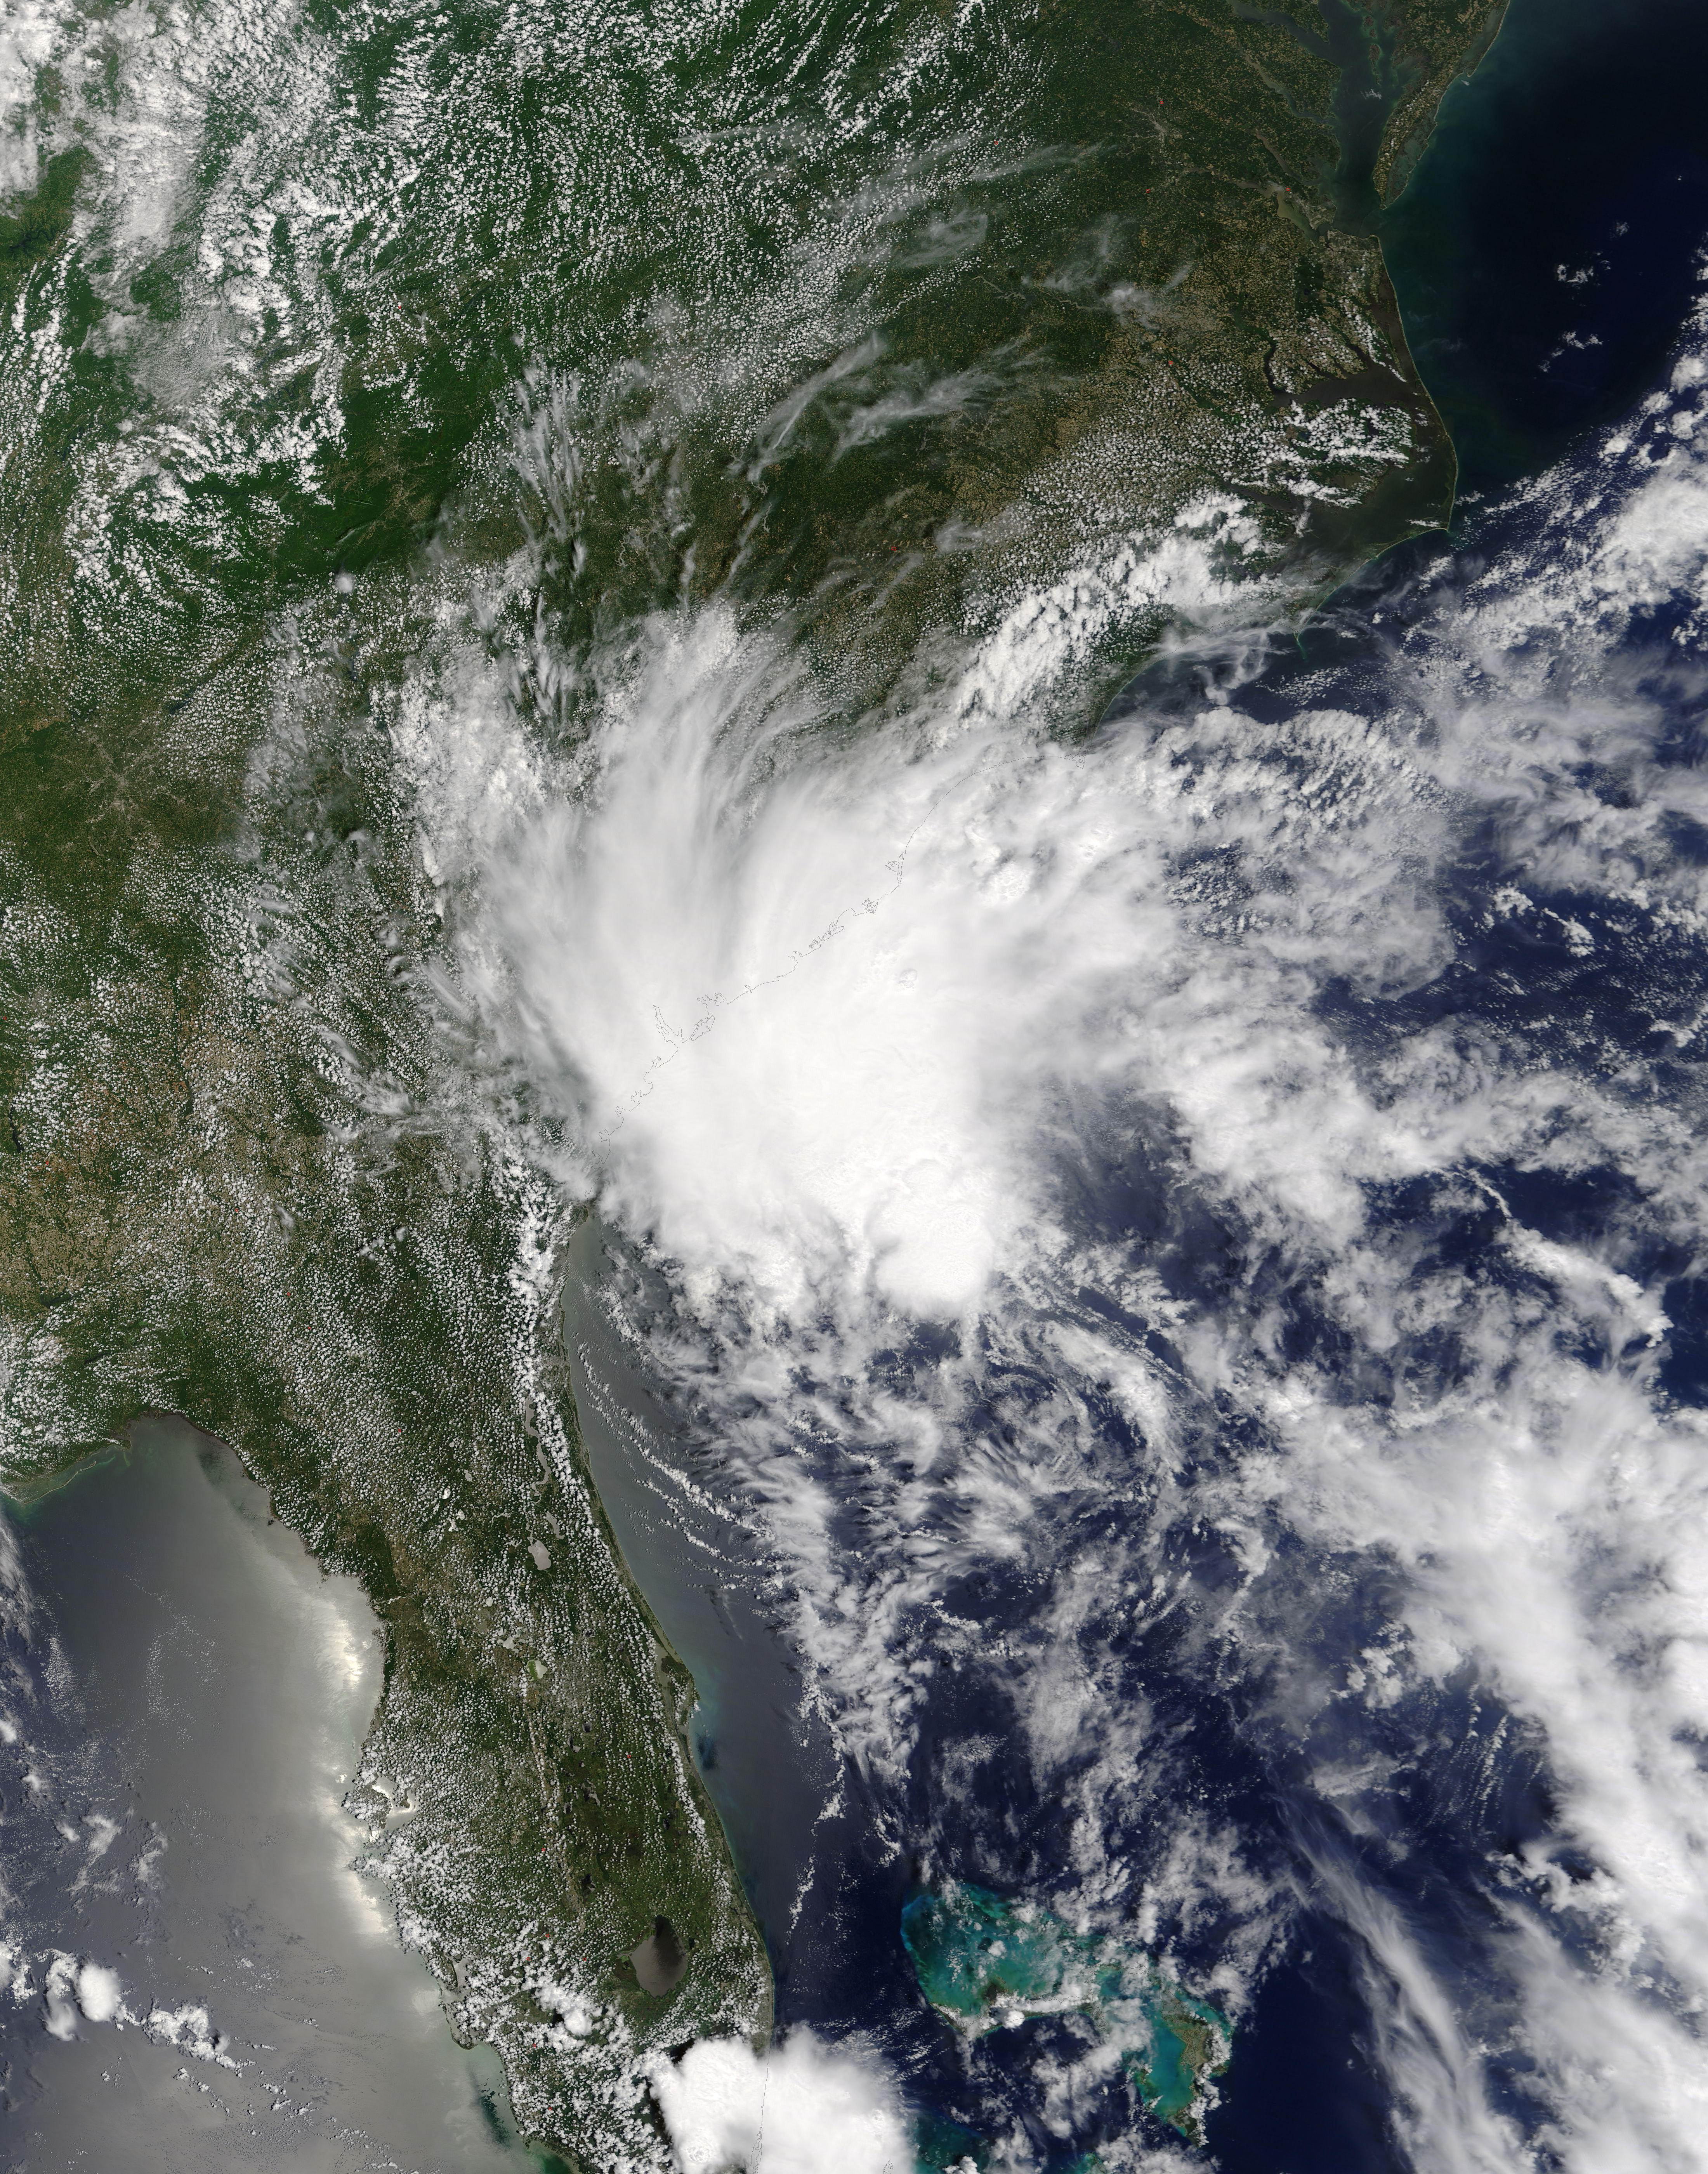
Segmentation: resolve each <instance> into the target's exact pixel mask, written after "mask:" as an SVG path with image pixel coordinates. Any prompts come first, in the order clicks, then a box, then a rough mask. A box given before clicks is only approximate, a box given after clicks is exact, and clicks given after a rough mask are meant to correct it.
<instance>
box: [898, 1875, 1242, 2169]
mask: <svg viewBox="0 0 1708 2174" xmlns="http://www.w3.org/2000/svg"><path fill="white" fill-rule="evenodd" d="M901 1937H902V1940H903V1943H904V1944H905V1946H906V1949H907V1952H908V1955H909V1956H910V1958H911V1960H912V1963H913V1968H914V1972H915V1975H916V1977H917V1978H918V1980H919V1986H920V1990H921V1991H922V1993H924V1995H925V1997H926V1998H927V2000H928V2001H929V2002H930V2003H931V2004H932V2007H933V2008H934V2009H937V2011H938V2014H940V2015H942V2016H944V2017H945V2018H947V2020H949V2022H950V2023H952V2024H953V2025H954V2027H955V2028H956V2029H957V2030H958V2031H963V2032H965V2035H966V2036H968V2037H970V2038H978V2037H982V2036H984V2034H985V2033H986V2031H1003V2030H1009V2029H1012V2028H1013V2026H1014V2025H1016V2024H1019V2023H1023V2022H1024V2021H1025V2020H1027V2019H1028V2018H1029V2017H1031V2016H1035V2015H1066V2014H1083V2015H1087V2016H1089V2017H1090V2019H1091V2020H1092V2021H1093V2022H1094V2023H1095V2025H1096V2026H1097V2028H1098V2029H1099V2031H1100V2032H1101V2033H1102V2035H1103V2036H1104V2038H1105V2041H1106V2042H1109V2043H1111V2044H1113V2045H1115V2046H1116V2047H1118V2048H1119V2051H1120V2055H1121V2065H1122V2069H1123V2070H1124V2071H1125V2073H1126V2075H1127V2079H1128V2081H1129V2082H1130V2083H1131V2084H1132V2088H1133V2090H1134V2093H1135V2095H1136V2096H1137V2097H1138V2101H1139V2103H1140V2104H1141V2105H1142V2106H1143V2107H1144V2109H1145V2111H1146V2112H1148V2113H1149V2114H1151V2115H1153V2116H1154V2117H1155V2118H1156V2119H1157V2120H1158V2121H1160V2122H1164V2123H1166V2124H1167V2126H1168V2127H1169V2128H1172V2129H1173V2130H1175V2131H1176V2133H1177V2134H1179V2135H1181V2136H1183V2137H1185V2138H1186V2141H1187V2142H1188V2143H1189V2144H1202V2143H1203V2117H1204V2115H1205V2113H1206V2112H1207V2111H1208V2106H1209V2105H1210V2103H1211V2095H1212V2092H1213V2079H1214V2078H1215V2077H1217V2076H1219V2075H1220V2074H1222V2073H1223V2071H1224V2069H1226V2067H1227V2065H1228V2061H1229V2058H1230V2053H1231V2051H1232V2046H1233V2026H1232V2025H1231V2024H1230V2022H1229V2020H1228V2019H1227V2017H1226V2016H1224V2014H1221V2013H1220V2011H1219V2009H1214V2008H1212V2007H1210V2006H1209V2005H1208V2003H1206V2002H1204V2001H1201V2000H1194V1999H1193V1998H1192V1997H1191V1996H1190V1995H1189V1994H1188V1993H1185V1992H1183V1991H1182V1990H1181V1987H1178V1986H1176V1985H1173V1984H1171V1983H1170V1982H1169V1981H1168V1980H1167V1979H1166V1978H1165V1977H1163V1975H1162V1974H1161V1972H1160V1971H1159V1970H1158V1969H1157V1967H1156V1965H1155V1964H1154V1961H1153V1960H1151V1958H1150V1957H1149V1955H1145V1954H1144V1953H1143V1951H1142V1950H1138V1949H1135V1948H1131V1947H1127V1946H1126V1945H1124V1944H1122V1942H1120V1941H1119V1940H1116V1939H1114V1938H1112V1937H1111V1936H1108V1935H1099V1934H1096V1933H1076V1932H1074V1931H1073V1929H1072V1928H1071V1927H1069V1926H1067V1925H1065V1924H1064V1923H1062V1920H1061V1919H1060V1918H1059V1917H1054V1916H1052V1915H1051V1912H1049V1911H1047V1910H1046V1909H1043V1908H1042V1907H1040V1906H1039V1905H1038V1904H1037V1903H1035V1902H1030V1901H1004V1900H1003V1898H1002V1897H1001V1896H1000V1895H993V1894H992V1893H991V1891H990V1890H988V1889H987V1888H983V1887H976V1886H974V1885H972V1884H971V1883H970V1881H965V1880H956V1881H951V1882H950V1883H949V1885H946V1886H943V1887H941V1888H938V1889H934V1890H927V1891H926V1892H925V1893H923V1894H921V1895H916V1896H915V1897H914V1898H913V1900H912V1901H911V1902H909V1903H908V1904H907V1906H906V1907H905V1909H904V1910H903V1911H902V1913H901Z"/></svg>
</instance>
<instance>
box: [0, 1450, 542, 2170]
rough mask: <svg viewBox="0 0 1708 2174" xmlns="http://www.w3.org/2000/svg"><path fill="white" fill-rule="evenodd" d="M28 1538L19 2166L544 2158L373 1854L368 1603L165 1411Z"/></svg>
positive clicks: (21, 1522) (17, 1968) (9, 1764)
mask: <svg viewBox="0 0 1708 2174" xmlns="http://www.w3.org/2000/svg"><path fill="white" fill-rule="evenodd" d="M4 1523H5V1528H6V1530H5V1535H4V1539H6V1540H8V1541H9V1543H10V1549H9V1551H10V1552H11V1553H12V1554H13V1569H14V1572H15V1574H16V1575H15V1578H14V1583H13V1586H12V1590H11V1594H10V1605H9V1607H8V1610H7V1614H6V1619H5V1621H4V1625H3V1646H4V1676H3V1690H0V1705H3V1708H4V1712H5V1717H6V1720H7V1722H8V1728H9V1729H10V1730H11V1732H12V1735H11V1739H10V1740H8V1742H7V1744H5V1746H4V1749H3V1751H0V1758H3V1760H4V1766H3V1768H0V1772H3V1775H4V1779H3V1782H0V1789H3V1793H4V1796H5V1798H6V1800H7V1811H8V1821H7V1849H6V1859H5V1872H6V1877H7V1884H8V1888H9V1889H10V1890H11V1895H10V1898H9V1906H8V1910H7V1912H6V1916H5V1919H4V1923H3V1925H0V1939H4V1940H5V1941H6V1942H8V1943H9V1950H10V1952H9V1955H8V1963H9V1969H8V1972H7V1975H8V1977H9V1978H10V1980H11V1991H12V1995H13V1998H11V1999H9V2000H0V2061H3V2063H4V2069H3V2079H4V2094H5V2104H6V2106H7V2110H8V2114H9V2116H10V2123H11V2126H12V2128H13V2134H14V2143H13V2145H12V2147H11V2149H10V2150H9V2151H8V2163H9V2164H11V2165H13V2166H18V2167H19V2168H20V2169H21V2168H24V2167H26V2166H27V2167H30V2168H35V2167H43V2168H45V2167H48V2166H63V2165H69V2164H77V2163H87V2164H92V2165H96V2166H106V2167H118V2166H171V2167H172V2168H173V2169H174V2170H175V2174H177V2171H178V2170H183V2174H194V2171H195V2170H200V2169H202V2168H207V2169H208V2170H210V2174H211V2170H214V2169H219V2170H224V2169H228V2168H230V2167H233V2166H254V2167H260V2168H266V2169H277V2170H279V2171H280V2174H354V2170H356V2169H359V2168H366V2167H369V2166H374V2167H379V2166H404V2167H408V2168H411V2169H418V2170H419V2174H430V2170H432V2174H440V2170H443V2174H464V2170H472V2174H523V2171H524V2170H526V2169H527V2168H528V2167H530V2166H537V2165H538V2160H536V2158H535V2157H534V2155H532V2153H530V2152H528V2151H527V2150H523V2149H522V2146H521V2145H520V2144H519V2143H518V2142H517V2141H516V2133H515V2129H514V2126H513V2123H511V2117H510V2114H509V2109H508V2103H507V2100H506V2097H505V2087H504V2082H503V2077H502V2072H501V2070H500V2066H499V2063H498V2062H497V2059H496V2058H495V2056H494V2055H493V2054H492V2053H491V2052H490V2051H489V2050H488V2049H482V2048H477V2049H473V2050H465V2049H463V2048H462V2047H459V2046H458V2045H457V2043H456V2042H455V2040H454V2039H453V2038H452V2036H451V2032H450V2030H449V2027H448V2025H446V2020H445V2018H444V2014H443V2012H442V2010H441V2005H440V1999H439V1993H438V1988H437V1987H436V1985H435V1982H434V1981H433V1979H432V1977H430V1973H429V1972H428V1971H427V1970H426V1968H425V1966H424V1965H423V1964H421V1963H420V1962H419V1960H417V1959H415V1958H414V1957H413V1956H411V1955H408V1954H407V1953H406V1952H405V1951H404V1950H403V1947H402V1945H401V1944H400V1943H399V1941H398V1939H397V1929H396V1924H395V1919H394V1917H393V1913H392V1906H391V1902H390V1899H389V1896H388V1895H387V1893H386V1890H385V1888H384V1887H383V1886H382V1885H381V1884H379V1883H378V1882H376V1881H375V1880H373V1879H368V1878H365V1877H364V1876H363V1875H362V1874H360V1873H359V1872H358V1871H357V1870H356V1869H354V1860H355V1858H357V1857H358V1855H359V1852H360V1849H361V1847H362V1844H363V1841H364V1840H365V1836H364V1834H363V1831H362V1830H361V1829H360V1828H359V1827H358V1826H357V1825H355V1824H354V1821H353V1820H351V1819H350V1818H349V1815H348V1814H347V1813H346V1812H345V1811H344V1810H343V1808H342V1805H343V1797H344V1794H345V1792H346V1790H347V1789H348V1788H349V1784H350V1777H352V1776H353V1775H354V1771H355V1769H356V1764H357V1760H358V1755H359V1747H360V1744H361V1741H362V1739H363V1737H364V1736H365V1733H366V1732H367V1728H368V1726H369V1723H370V1720H371V1718H372V1715H373V1711H374V1706H375V1703H376V1700H377V1698H378V1695H379V1691H380V1687H381V1677H382V1673H383V1668H384V1648H383V1643H382V1639H381V1632H380V1629H379V1626H378V1625H377V1623H376V1620H375V1619H374V1617H373V1615H372V1614H371V1612H370V1609H369V1608H368V1605H367V1602H366V1600H365V1597H364V1595H363V1594H362V1593H361V1591H360V1588H359V1587H358V1586H357V1585H356V1584H355V1583H354V1581H353V1580H350V1579H348V1578H334V1577H327V1576H325V1575H323V1574H322V1571H320V1570H319V1569H318V1567H317V1566H316V1564H315V1563H314V1561H313V1560H312V1559H311V1557H310V1555H308V1553H307V1551H306V1549H304V1547H303V1546H302V1544H301V1543H300V1541H299V1540H298V1539H296V1538H295V1535H294V1534H292V1533H289V1532H288V1531H287V1530H286V1528H284V1527H283V1526H282V1525H278V1524H276V1523H274V1522H273V1520H272V1519H271V1517H270V1516H269V1514H268V1503H267V1499H266V1496H265V1495H264V1494H263V1493H262V1490H260V1489H259V1488H257V1487H256V1486H255V1485H253V1484H252V1483H251V1482H250V1481H249V1480H248V1479H246V1477H245V1476H244V1474H243V1473H242V1471H241V1468H240V1467H239V1465H238V1463H237V1460H236V1459H235V1457H233V1456H232V1454H231V1453H230V1451H229V1450H227V1449H225V1448H224V1447H223V1446H222V1445H221V1444H219V1442H217V1441H214V1440H212V1439H211V1438H210V1437H209V1436H205V1435H203V1434H200V1433H198V1432H197V1431H196V1430H193V1429H192V1428H191V1427H189V1426H187V1425H184V1424H183V1423H181V1422H180V1421H176V1420H166V1419H151V1420H146V1421H143V1422H140V1423H139V1424H138V1425H137V1426H136V1427H134V1428H133V1429H132V1435H131V1449H130V1452H129V1453H128V1454H126V1455H119V1454H115V1456H114V1457H113V1458H112V1459H111V1461H110V1462H108V1463H105V1464H103V1465H100V1466H97V1467H94V1468H85V1470H84V1472H83V1473H81V1474H79V1475H78V1478H77V1479H75V1480H73V1482H72V1483H71V1484H69V1485H68V1486H66V1487H64V1488H62V1489H61V1490H58V1491H57V1492H56V1493H54V1494H52V1495H49V1496H47V1497H46V1498H45V1499H44V1500H42V1501H38V1502H36V1503H35V1504H34V1505H32V1506H30V1507H28V1508H25V1509H19V1508H17V1507H14V1506H9V1505H8V1506H6V1509H5V1512H4Z"/></svg>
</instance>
